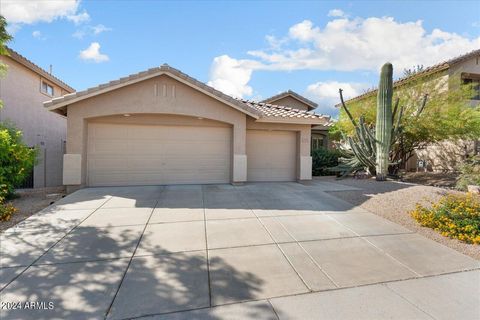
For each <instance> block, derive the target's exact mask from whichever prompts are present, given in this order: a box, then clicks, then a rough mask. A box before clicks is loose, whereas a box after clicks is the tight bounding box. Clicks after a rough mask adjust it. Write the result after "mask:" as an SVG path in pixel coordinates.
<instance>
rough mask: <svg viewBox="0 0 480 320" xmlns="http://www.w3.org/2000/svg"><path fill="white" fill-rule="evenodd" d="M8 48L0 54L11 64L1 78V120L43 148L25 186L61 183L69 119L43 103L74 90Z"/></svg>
mask: <svg viewBox="0 0 480 320" xmlns="http://www.w3.org/2000/svg"><path fill="white" fill-rule="evenodd" d="M7 50H8V53H9V56H3V55H2V56H0V61H1V62H3V63H5V64H6V65H7V67H8V69H7V73H6V75H5V76H4V77H1V78H0V100H2V101H3V108H1V109H0V121H2V122H3V121H8V122H12V123H13V124H14V125H15V126H16V127H17V128H18V129H20V130H21V131H22V132H23V138H24V141H25V143H26V144H27V145H29V146H31V147H37V148H38V149H39V159H38V160H39V162H38V164H37V165H36V166H35V167H34V170H33V173H32V174H31V177H30V178H29V179H28V181H27V183H26V185H25V187H35V188H40V187H54V186H61V185H62V184H63V183H62V167H63V154H64V151H65V141H66V131H67V120H66V118H65V116H62V115H59V114H55V113H52V112H48V110H45V108H43V102H44V101H45V100H47V99H52V98H55V97H60V96H63V95H65V94H67V93H71V92H74V89H73V88H72V87H70V86H68V85H67V84H65V83H64V82H62V81H61V80H59V79H58V78H56V77H54V76H53V75H52V74H51V73H50V72H47V71H45V70H43V69H42V68H40V67H39V66H37V65H35V64H34V63H33V62H31V61H30V60H28V59H27V58H25V57H23V56H21V55H20V54H19V53H17V52H15V51H13V50H11V49H7Z"/></svg>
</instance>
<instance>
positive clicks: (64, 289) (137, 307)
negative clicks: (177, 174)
mask: <svg viewBox="0 0 480 320" xmlns="http://www.w3.org/2000/svg"><path fill="white" fill-rule="evenodd" d="M347 189H352V187H347V186H343V185H339V184H335V183H330V182H321V181H316V182H312V183H311V184H310V185H301V184H297V183H265V184H247V185H244V186H235V187H234V186H230V185H208V186H169V187H162V186H152V187H116V188H114V187H111V188H90V189H83V190H80V191H77V192H75V193H73V194H71V195H69V196H67V197H66V198H64V199H62V200H61V201H59V202H57V203H55V204H54V205H53V206H50V207H48V208H46V209H45V210H43V211H41V212H39V213H38V214H36V215H34V216H32V217H30V218H29V219H27V220H25V221H24V222H22V223H21V224H20V225H17V226H16V227H15V228H13V229H9V230H7V231H6V232H5V233H3V234H1V235H0V237H1V239H0V240H1V242H0V246H1V247H0V249H1V256H0V288H1V289H2V291H1V292H0V301H1V303H2V305H1V310H0V318H1V319H102V318H106V319H130V318H135V317H142V318H145V319H386V318H388V319H478V318H480V300H479V296H480V264H479V262H478V261H476V260H473V259H471V258H469V257H467V256H464V255H462V254H460V253H458V252H456V251H454V250H451V249H449V248H447V247H444V246H442V245H440V244H438V243H436V242H433V241H430V240H428V239H426V238H424V237H422V236H419V235H417V234H415V233H412V232H410V231H409V230H407V229H405V228H403V227H401V226H399V225H397V224H394V223H392V222H390V221H387V220H384V219H382V218H380V217H378V216H376V215H374V214H371V213H369V212H366V211H365V210H363V209H360V208H356V207H352V205H350V204H348V203H346V202H343V201H341V200H339V199H338V198H335V197H333V196H331V195H329V194H327V193H325V191H334V190H337V191H341V190H347Z"/></svg>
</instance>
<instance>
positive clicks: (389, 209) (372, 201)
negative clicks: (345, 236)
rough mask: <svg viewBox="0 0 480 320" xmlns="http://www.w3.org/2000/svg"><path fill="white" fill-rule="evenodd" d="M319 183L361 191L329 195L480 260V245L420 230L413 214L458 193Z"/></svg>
mask: <svg viewBox="0 0 480 320" xmlns="http://www.w3.org/2000/svg"><path fill="white" fill-rule="evenodd" d="M316 179H318V180H321V181H331V182H335V183H339V184H342V185H347V186H352V187H356V188H360V189H362V190H356V191H353V190H352V191H329V193H330V194H332V195H334V196H336V197H338V198H340V199H342V200H345V201H347V202H349V203H351V204H354V205H358V206H360V207H362V208H364V209H366V210H369V211H370V212H372V213H374V214H377V215H379V216H382V217H384V218H386V219H388V220H390V221H393V222H395V223H398V224H400V225H402V226H404V227H406V228H407V229H409V230H411V231H415V232H417V233H419V234H421V235H423V236H425V237H427V238H430V239H432V240H435V241H437V242H439V243H441V244H444V245H446V246H448V247H450V248H452V249H455V250H457V251H459V252H461V253H464V254H466V255H468V256H470V257H472V258H474V259H477V260H480V246H479V245H473V244H467V243H463V242H461V241H458V240H456V239H450V238H447V237H444V236H442V235H440V234H439V233H438V232H436V231H434V230H432V229H430V228H425V227H422V226H420V225H419V224H418V223H417V222H416V221H415V220H414V219H413V218H412V217H411V216H410V214H409V212H410V211H411V210H413V209H414V208H415V205H416V204H417V203H421V204H422V205H428V204H429V203H431V202H432V201H437V200H439V199H440V197H442V196H443V195H445V194H447V193H457V192H458V191H453V190H446V189H442V188H437V187H431V186H423V185H416V184H411V183H402V182H394V181H387V182H376V181H375V180H372V179H352V178H347V179H342V180H336V179H335V178H334V177H321V178H316Z"/></svg>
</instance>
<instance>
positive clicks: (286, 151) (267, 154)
mask: <svg viewBox="0 0 480 320" xmlns="http://www.w3.org/2000/svg"><path fill="white" fill-rule="evenodd" d="M296 153H297V137H296V133H295V132H292V131H266V130H247V159H248V160H247V167H248V169H247V180H248V181H294V180H295V179H296Z"/></svg>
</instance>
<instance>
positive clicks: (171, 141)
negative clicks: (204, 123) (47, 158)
mask: <svg viewBox="0 0 480 320" xmlns="http://www.w3.org/2000/svg"><path fill="white" fill-rule="evenodd" d="M230 150H231V128H229V127H193V126H149V125H125V124H106V123H90V124H89V126H88V149H87V166H88V170H87V171H88V184H89V185H90V186H123V185H157V184H195V183H228V182H230V161H231V160H230V159H231V158H230V154H231V151H230Z"/></svg>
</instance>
